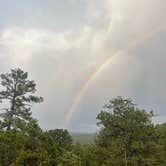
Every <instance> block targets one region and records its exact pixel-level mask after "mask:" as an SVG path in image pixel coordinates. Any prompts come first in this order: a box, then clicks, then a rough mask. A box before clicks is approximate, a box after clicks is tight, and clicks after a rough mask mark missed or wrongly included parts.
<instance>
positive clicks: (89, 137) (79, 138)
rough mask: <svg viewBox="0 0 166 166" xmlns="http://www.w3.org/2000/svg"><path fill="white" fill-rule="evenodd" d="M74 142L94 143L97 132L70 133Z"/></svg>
mask: <svg viewBox="0 0 166 166" xmlns="http://www.w3.org/2000/svg"><path fill="white" fill-rule="evenodd" d="M70 134H71V136H72V138H73V141H74V143H80V144H89V143H94V140H95V135H96V134H95V133H70Z"/></svg>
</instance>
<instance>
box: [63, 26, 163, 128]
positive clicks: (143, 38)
mask: <svg viewBox="0 0 166 166" xmlns="http://www.w3.org/2000/svg"><path fill="white" fill-rule="evenodd" d="M165 29H166V23H165V24H164V25H163V24H162V25H161V26H158V27H157V28H156V29H153V30H152V31H150V32H146V33H144V34H143V35H141V36H140V37H139V38H138V39H135V40H134V41H130V42H129V43H128V44H127V45H126V46H125V47H124V48H122V49H119V50H117V51H116V52H115V53H114V54H113V55H112V56H111V57H110V58H108V59H107V60H106V61H105V62H104V63H103V64H101V65H100V66H99V67H97V68H96V70H95V71H94V72H93V73H92V74H91V75H90V77H89V78H88V79H87V80H86V82H85V84H84V85H83V86H82V87H81V89H80V90H79V92H78V93H77V95H76V97H75V98H74V100H73V102H72V105H71V107H70V109H69V110H68V111H67V112H66V113H65V123H66V125H67V124H68V123H70V120H71V118H72V115H73V113H74V112H75V110H76V107H77V105H78V104H79V103H80V101H81V98H82V97H83V96H84V94H85V92H86V91H87V89H88V87H89V86H90V84H91V83H92V82H93V81H94V80H95V78H96V77H97V76H98V75H99V74H100V73H102V71H103V70H104V69H105V68H106V67H107V66H108V65H110V64H111V63H112V61H113V59H114V58H115V57H117V56H119V55H120V54H121V53H123V52H127V51H129V50H131V49H134V48H136V47H137V46H139V45H140V44H141V43H143V42H144V41H146V40H147V39H149V38H150V37H153V36H154V35H155V34H157V33H158V32H160V31H163V30H165Z"/></svg>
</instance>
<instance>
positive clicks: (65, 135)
mask: <svg viewBox="0 0 166 166" xmlns="http://www.w3.org/2000/svg"><path fill="white" fill-rule="evenodd" d="M0 78H1V89H0V104H1V111H0V165H1V166H166V157H165V156H166V123H161V124H155V123H154V122H153V118H155V116H156V115H155V112H153V111H148V110H144V109H140V108H139V107H138V105H136V104H135V103H133V101H132V100H131V99H125V98H122V97H120V96H118V97H115V98H113V99H110V101H106V103H103V105H104V107H103V110H101V112H100V113H99V114H98V115H96V119H97V124H96V125H97V126H98V127H99V131H98V132H97V133H96V134H95V139H94V142H91V143H84V144H81V143H79V142H74V141H73V138H72V135H71V133H70V132H69V131H68V130H66V129H57V128H56V126H55V129H53V130H47V131H45V130H42V129H41V127H40V126H39V124H38V121H37V119H35V118H33V117H32V111H33V109H32V106H33V105H34V104H35V103H41V102H44V99H43V97H40V96H36V95H35V92H36V91H37V89H36V83H35V82H34V81H31V80H29V79H28V73H27V72H24V71H23V70H22V69H19V68H17V69H11V71H10V72H9V73H5V74H1V75H0ZM48 121H49V120H48Z"/></svg>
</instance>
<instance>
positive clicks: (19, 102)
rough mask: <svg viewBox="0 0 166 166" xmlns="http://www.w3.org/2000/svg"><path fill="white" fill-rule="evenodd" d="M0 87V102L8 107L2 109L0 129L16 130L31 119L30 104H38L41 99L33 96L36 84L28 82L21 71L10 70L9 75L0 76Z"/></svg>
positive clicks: (25, 73) (26, 74) (26, 75)
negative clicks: (0, 88)
mask: <svg viewBox="0 0 166 166" xmlns="http://www.w3.org/2000/svg"><path fill="white" fill-rule="evenodd" d="M0 78H1V85H2V87H3V90H2V91H0V100H2V102H3V101H4V103H5V105H6V103H8V105H9V106H8V107H6V108H3V112H2V113H1V114H0V117H1V118H2V119H3V121H1V123H0V127H1V128H2V129H3V128H6V129H7V130H10V129H11V128H14V129H18V128H19V125H18V124H24V123H26V122H28V121H30V120H31V119H32V117H31V106H32V103H40V102H42V101H43V98H42V97H38V96H34V95H32V94H33V93H35V92H36V84H35V82H34V81H29V80H28V73H27V72H24V71H22V70H21V69H19V68H18V69H12V70H11V72H10V73H7V74H1V75H0Z"/></svg>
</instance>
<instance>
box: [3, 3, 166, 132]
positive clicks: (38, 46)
mask: <svg viewBox="0 0 166 166" xmlns="http://www.w3.org/2000/svg"><path fill="white" fill-rule="evenodd" d="M12 3H13V5H14V6H16V7H17V8H16V9H12V10H11V12H12V13H10V12H8V11H9V10H10V8H11V7H10V4H9V1H5V2H1V4H2V5H1V8H4V9H3V10H1V13H2V15H4V17H3V19H2V23H1V26H0V60H1V71H2V72H5V71H8V70H9V68H12V67H17V66H19V67H22V68H23V69H24V70H26V71H28V72H29V74H30V77H31V78H33V79H35V80H36V81H37V83H38V89H39V93H40V94H41V95H43V96H44V98H45V102H44V103H43V104H41V105H39V106H35V108H34V111H33V113H34V116H35V117H36V118H37V119H39V123H40V124H41V126H42V127H43V128H45V129H47V128H56V127H68V128H70V129H71V130H82V131H84V130H87V131H88V130H89V131H90V130H95V127H94V126H95V122H96V120H95V117H96V114H97V113H98V112H99V111H100V110H101V108H102V106H103V104H104V103H105V102H106V101H107V100H108V99H109V98H111V97H115V96H117V95H121V96H125V97H131V98H133V99H134V100H135V101H136V102H137V103H139V104H140V105H141V106H144V107H147V108H150V109H151V108H155V109H157V110H159V114H160V116H159V117H158V120H156V121H162V120H163V119H164V118H163V117H164V116H165V113H164V107H165V105H164V103H166V102H165V101H164V98H166V96H165V95H164V94H163V91H164V86H163V85H164V83H163V82H165V80H166V79H165V78H166V77H165V76H164V74H163V73H164V72H163V71H164V70H165V67H164V62H165V60H166V59H165V53H166V50H165V46H164V43H165V40H166V33H165V26H166V21H165V16H166V15H165V10H166V2H165V1H164V0H160V1H156V0H147V1H144V0H134V1H133V0H127V1H125V2H124V1H123V0H106V1H102V2H101V1H100V0H90V1H88V0H85V1H83V0H80V1H77V0H63V1H58V0H56V1H43V0H42V1H40V2H39V1H35V2H34V1H28V2H26V3H25V2H18V1H16V0H15V1H14V2H12ZM32 8H33V9H35V10H34V12H33V14H32V13H31V10H32ZM5 9H8V10H5ZM78 9H79V10H78ZM23 11H24V14H22V15H21V14H20V13H23ZM142 38H145V39H144V40H142ZM139 40H140V41H141V42H138V41H139ZM134 42H136V43H137V42H138V43H139V45H138V46H136V47H134V49H131V50H128V51H125V48H126V47H128V45H129V43H134ZM118 50H122V53H121V54H120V55H119V56H118V57H117V58H115V60H114V62H112V63H111V64H109V65H108V66H106V68H105V69H104V70H103V71H102V73H101V74H100V75H98V76H97V77H96V78H95V79H94V80H93V82H92V83H91V84H90V86H89V87H88V88H87V89H86V91H85V94H84V95H83V97H82V98H81V100H80V101H79V103H78V104H77V108H76V110H75V113H74V114H73V118H72V119H71V122H70V125H69V126H65V125H64V124H65V123H64V121H65V119H64V113H65V112H66V111H68V110H69V109H70V107H71V105H72V103H73V100H74V99H75V98H76V97H77V95H78V93H79V91H80V89H81V88H82V87H83V86H84V85H85V84H86V80H87V79H88V78H89V77H90V76H91V75H93V72H95V71H96V70H97V68H98V67H99V66H100V65H102V64H103V63H105V62H106V61H107V59H108V58H110V57H111V56H112V55H114V54H115V53H116V52H117V51H118ZM123 50H124V51H123ZM160 75H161V77H160ZM96 89H97V90H96ZM83 117H84V118H83ZM85 124H86V125H85ZM75 126H77V127H75ZM85 126H86V127H85ZM87 126H89V129H88V127H87Z"/></svg>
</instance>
